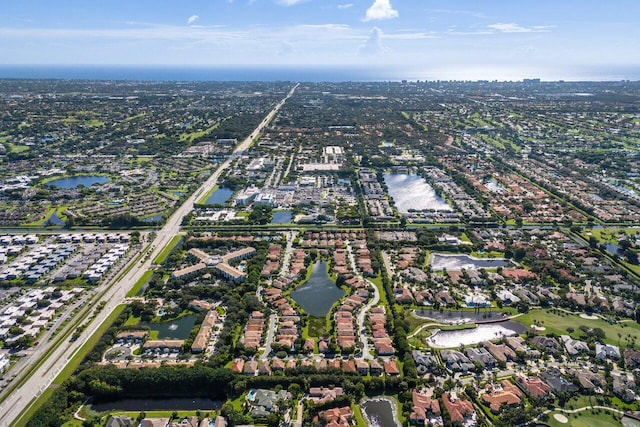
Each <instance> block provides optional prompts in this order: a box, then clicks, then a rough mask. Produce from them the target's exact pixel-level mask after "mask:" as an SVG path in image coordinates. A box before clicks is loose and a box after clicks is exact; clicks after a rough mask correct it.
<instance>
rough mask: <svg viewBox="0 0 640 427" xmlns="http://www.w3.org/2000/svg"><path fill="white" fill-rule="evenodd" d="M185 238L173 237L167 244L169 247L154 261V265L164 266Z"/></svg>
mask: <svg viewBox="0 0 640 427" xmlns="http://www.w3.org/2000/svg"><path fill="white" fill-rule="evenodd" d="M182 237H183V236H180V235H178V236H173V238H172V239H171V241H169V243H167V245H166V246H165V247H164V249H162V252H160V254H159V255H158V256H157V257H156V258H155V259H154V260H153V263H154V264H157V265H160V264H162V263H163V262H164V261H165V260H166V259H167V258H168V257H169V255H170V254H171V252H172V251H173V250H174V249H175V247H176V246H178V244H179V243H180V241H181V240H182Z"/></svg>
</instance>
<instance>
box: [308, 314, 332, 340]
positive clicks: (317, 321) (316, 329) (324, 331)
mask: <svg viewBox="0 0 640 427" xmlns="http://www.w3.org/2000/svg"><path fill="white" fill-rule="evenodd" d="M308 324H309V336H310V337H314V338H318V337H324V336H328V334H329V331H328V328H327V318H326V317H313V316H309V320H308Z"/></svg>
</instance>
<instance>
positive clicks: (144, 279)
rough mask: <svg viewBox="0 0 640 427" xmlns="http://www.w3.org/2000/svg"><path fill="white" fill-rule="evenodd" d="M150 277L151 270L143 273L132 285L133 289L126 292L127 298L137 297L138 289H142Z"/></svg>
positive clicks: (151, 274)
mask: <svg viewBox="0 0 640 427" xmlns="http://www.w3.org/2000/svg"><path fill="white" fill-rule="evenodd" d="M151 276H153V271H152V270H147V271H145V272H144V274H143V275H142V277H141V278H140V279H138V281H137V282H136V284H135V285H133V288H131V289H129V292H127V298H131V297H135V296H136V295H138V292H140V289H142V287H143V286H144V285H146V284H147V283H148V282H149V280H150V279H151Z"/></svg>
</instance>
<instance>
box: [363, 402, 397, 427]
mask: <svg viewBox="0 0 640 427" xmlns="http://www.w3.org/2000/svg"><path fill="white" fill-rule="evenodd" d="M360 406H361V407H362V409H364V414H365V416H366V417H367V420H368V425H370V426H371V427H394V426H397V427H400V426H401V424H400V423H399V422H398V419H397V417H396V415H395V411H396V405H395V402H392V401H391V400H389V399H387V398H384V397H379V398H371V399H367V400H365V401H364V403H362V404H361V405H360Z"/></svg>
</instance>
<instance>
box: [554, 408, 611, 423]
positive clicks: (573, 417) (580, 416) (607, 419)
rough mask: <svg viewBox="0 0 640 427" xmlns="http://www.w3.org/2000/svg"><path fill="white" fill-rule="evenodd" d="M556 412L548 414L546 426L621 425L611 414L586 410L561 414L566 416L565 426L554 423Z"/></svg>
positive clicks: (603, 411)
mask: <svg viewBox="0 0 640 427" xmlns="http://www.w3.org/2000/svg"><path fill="white" fill-rule="evenodd" d="M556 413H557V412H551V413H550V414H549V420H548V421H547V424H549V425H550V426H552V427H560V426H571V427H593V426H598V427H619V426H621V425H622V423H621V422H620V421H618V418H619V415H615V414H614V413H613V412H610V411H605V410H600V413H599V414H598V413H596V414H593V413H592V412H591V410H589V409H587V410H585V411H582V412H578V413H576V414H562V415H564V416H566V417H567V418H568V419H569V421H568V422H567V423H565V424H563V423H560V422H558V421H556V419H555V418H554V417H553V415H554V414H556Z"/></svg>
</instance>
